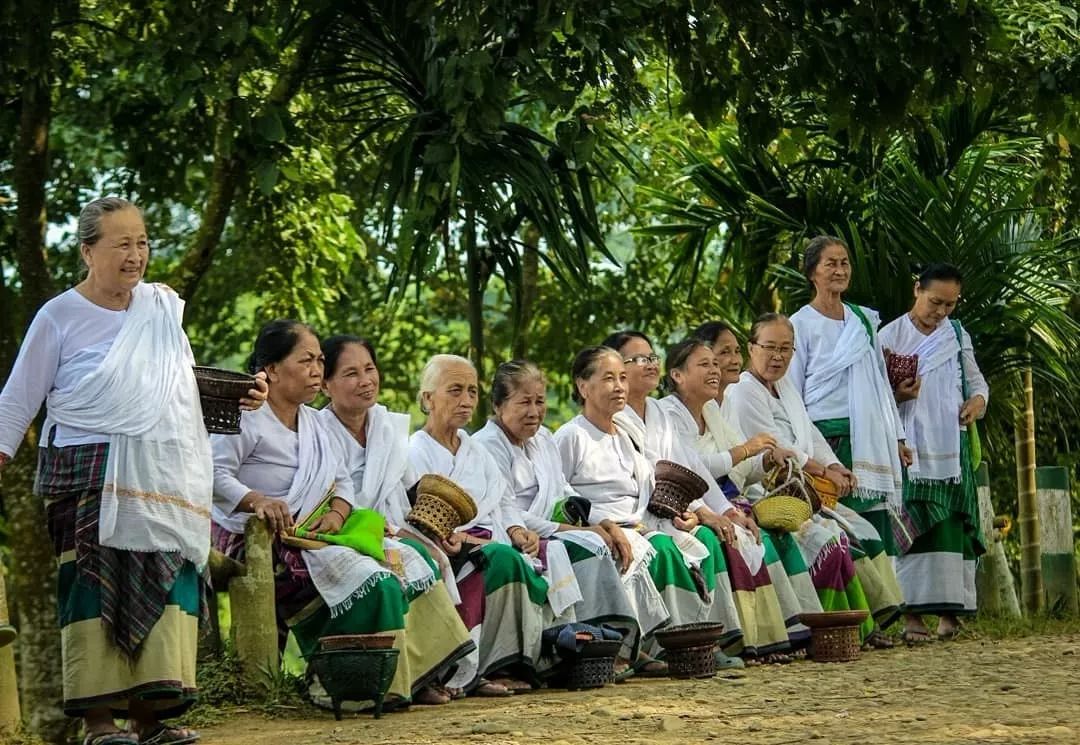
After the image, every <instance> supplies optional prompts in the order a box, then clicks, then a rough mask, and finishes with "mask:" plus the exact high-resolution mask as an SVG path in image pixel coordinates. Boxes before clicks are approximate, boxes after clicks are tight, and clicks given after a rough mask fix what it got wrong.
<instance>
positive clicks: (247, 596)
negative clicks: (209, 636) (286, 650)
mask: <svg viewBox="0 0 1080 745" xmlns="http://www.w3.org/2000/svg"><path fill="white" fill-rule="evenodd" d="M270 542H271V541H270V530H269V529H268V528H267V527H266V523H264V522H263V521H262V520H258V519H254V518H253V519H251V520H248V522H247V527H246V528H245V529H244V543H245V552H246V555H245V557H244V567H245V571H244V574H243V575H242V576H239V577H233V579H232V581H231V582H229V600H230V603H229V605H230V609H231V611H232V640H233V644H234V645H235V647H236V655H237V657H239V659H240V665H241V666H242V667H243V669H244V678H245V679H246V680H247V682H248V684H249V685H250V686H251V687H252V688H260V687H261V688H265V687H267V686H268V684H269V682H270V677H269V676H270V675H271V674H272V673H275V672H276V671H277V669H278V639H277V617H276V615H275V612H274V558H273V554H272V549H271V545H270Z"/></svg>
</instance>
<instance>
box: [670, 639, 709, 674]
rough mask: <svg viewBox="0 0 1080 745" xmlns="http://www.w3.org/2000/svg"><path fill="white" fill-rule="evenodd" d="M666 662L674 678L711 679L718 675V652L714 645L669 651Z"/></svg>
mask: <svg viewBox="0 0 1080 745" xmlns="http://www.w3.org/2000/svg"><path fill="white" fill-rule="evenodd" d="M665 660H666V661H667V664H668V675H670V676H671V677H673V678H711V677H713V676H714V675H716V652H715V647H714V645H712V644H708V645H702V646H700V647H686V648H685V649H669V650H668V652H667V656H666V657H665Z"/></svg>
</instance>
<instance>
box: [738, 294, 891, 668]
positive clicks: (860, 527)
mask: <svg viewBox="0 0 1080 745" xmlns="http://www.w3.org/2000/svg"><path fill="white" fill-rule="evenodd" d="M793 348H794V330H793V328H792V325H791V323H790V322H789V321H788V319H787V318H786V317H785V316H782V315H780V314H778V313H767V314H765V315H762V316H760V317H759V318H758V319H757V320H756V321H755V322H754V325H753V326H752V327H751V329H750V355H749V356H750V363H749V365H748V369H747V370H746V372H744V373H742V375H741V376H740V377H739V380H738V382H737V383H734V384H732V385H729V386H727V388H726V390H725V392H724V403H723V406H722V407H721V412H722V413H723V415H724V417H725V418H726V419H727V420H728V421H731V422H732V423H734V424H735V425H736V426H738V427H740V428H742V429H743V430H744V431H751V432H767V433H769V434H771V435H772V436H774V437H775V438H776V440H777V443H778V444H779V445H780V446H782V447H784V448H786V449H787V450H790V451H791V452H792V453H793V455H794V457H795V459H796V462H797V463H798V464H799V466H800V467H801V468H802V469H803V470H804V471H806V472H807V473H809V474H811V475H813V476H818V477H820V478H823V479H828V480H829V481H831V482H833V483H834V484H835V485H836V488H837V491H838V492H839V493H840V494H846V493H848V492H849V491H850V490H851V489H852V488H853V486H854V483H855V480H854V476H853V474H852V473H851V471H849V470H848V469H847V468H846V467H844V465H843V464H841V463H840V461H839V459H838V458H837V457H836V455H835V454H834V453H833V451H832V449H831V448H830V447H829V444H828V443H827V442H826V441H825V438H824V436H822V434H821V433H820V432H819V431H818V430H817V429H816V428H815V427H814V426H813V423H812V422H811V421H810V417H809V415H808V414H807V413H806V407H805V406H804V405H803V402H802V399H801V398H800V396H799V394H798V393H797V392H796V391H795V389H794V387H793V386H792V385H791V383H790V381H788V380H787V378H786V377H785V373H786V372H787V369H788V363H789V362H790V361H791V355H792V349H793ZM794 537H795V540H796V541H797V542H798V544H799V547H800V549H801V550H802V552H803V556H804V557H805V558H806V562H807V564H809V565H810V567H811V569H810V576H811V578H812V579H813V582H814V585H815V586H816V587H817V589H818V596H819V598H820V599H821V604H822V606H823V607H824V608H825V610H848V609H869V610H871V611H876V612H875V614H874V616H877V617H886V618H887V617H891V616H893V615H894V614H895V612H896V606H895V605H894V604H892V605H889V604H887V605H885V606H884V607H882V608H876V607H875V606H874V605H873V604H872V600H868V594H869V593H868V592H867V591H866V588H867V586H868V585H869V587H871V588H875V589H877V590H878V592H876V593H874V594H873V595H870V597H871V598H873V597H884V596H887V595H888V593H886V592H884V591H882V590H881V588H883V587H884V586H885V582H884V580H883V579H882V577H881V574H880V573H879V572H878V571H877V566H876V564H875V563H874V562H873V561H872V560H871V559H870V558H869V556H868V555H867V553H866V550H865V548H864V547H865V546H872V545H874V543H875V542H877V544H878V545H880V540H878V539H877V532H876V531H875V530H874V528H873V526H872V525H870V523H868V522H867V521H866V520H864V519H862V517H860V516H859V515H858V514H857V513H856V512H855V511H854V510H852V509H850V508H848V507H845V506H844V505H843V504H837V505H836V506H835V507H833V508H831V509H830V508H828V507H823V508H822V509H821V511H820V513H818V514H816V515H814V517H813V519H812V521H811V523H810V524H807V525H806V527H805V529H800V530H799V532H798V533H796V534H794ZM852 538H853V539H855V540H854V541H853V540H851V539H852ZM841 548H842V549H843V550H839V549H841ZM879 553H880V552H879ZM881 555H883V553H882V554H881ZM853 559H854V563H852V560H853ZM863 632H864V635H865V636H866V640H867V642H868V643H870V644H871V645H875V646H882V647H885V646H891V643H890V642H889V641H888V640H887V639H885V638H883V637H882V636H881V633H880V631H874V630H873V617H871V618H869V619H867V622H866V624H865V625H864V628H863Z"/></svg>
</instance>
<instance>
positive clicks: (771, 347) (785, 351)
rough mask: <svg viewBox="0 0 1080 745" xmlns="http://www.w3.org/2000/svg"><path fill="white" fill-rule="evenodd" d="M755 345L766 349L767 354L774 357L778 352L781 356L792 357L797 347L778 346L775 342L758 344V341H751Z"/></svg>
mask: <svg viewBox="0 0 1080 745" xmlns="http://www.w3.org/2000/svg"><path fill="white" fill-rule="evenodd" d="M750 343H751V344H753V345H754V346H755V347H758V348H759V349H762V350H764V352H765V354H767V355H769V356H770V357H772V356H773V355H774V354H778V355H780V356H781V357H790V356H791V355H793V354H795V347H778V346H776V345H775V344H758V343H757V342H756V341H752V342H750Z"/></svg>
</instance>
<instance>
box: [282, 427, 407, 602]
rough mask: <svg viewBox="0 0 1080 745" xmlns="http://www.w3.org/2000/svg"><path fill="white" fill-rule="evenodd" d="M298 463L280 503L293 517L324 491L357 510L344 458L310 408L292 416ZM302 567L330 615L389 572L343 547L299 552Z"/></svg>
mask: <svg viewBox="0 0 1080 745" xmlns="http://www.w3.org/2000/svg"><path fill="white" fill-rule="evenodd" d="M296 434H297V439H298V440H299V449H298V458H297V460H298V464H297V469H296V474H295V475H294V476H293V481H292V485H291V486H290V487H289V493H288V494H287V495H286V496H285V502H286V504H288V505H289V510H290V512H291V513H292V514H293V515H294V516H298V517H299V518H300V519H303V518H305V517H307V516H308V515H310V514H311V512H312V511H313V510H314V509H315V508H316V507H318V506H319V504H320V503H321V502H322V501H323V499H324V498H325V497H326V495H327V494H328V493H330V492H331V491H333V492H334V493H335V495H336V496H338V497H340V498H341V499H344V500H345V501H346V502H348V503H349V504H350V505H352V506H354V507H355V506H356V496H355V494H354V492H353V485H352V481H351V479H348V478H347V476H346V469H345V462H344V456H343V454H342V452H341V449H340V447H339V446H338V444H337V442H336V441H335V439H334V435H332V434H331V433H330V430H329V428H328V427H327V426H326V423H325V422H324V421H323V420H322V417H320V416H319V413H318V412H317V411H316V410H315V409H312V408H311V407H310V406H301V407H300V410H299V412H297V422H296ZM302 555H303V557H304V563H305V564H307V568H308V572H309V573H310V574H311V581H312V582H313V583H314V584H315V589H316V590H318V591H319V595H321V596H322V599H323V600H324V601H325V602H326V605H327V606H328V607H329V608H330V614H331V616H332V617H336V616H338V615H340V614H341V613H344V612H346V611H348V610H349V609H350V608H351V607H352V604H353V601H355V600H358V599H360V598H362V597H364V595H366V594H367V593H368V591H369V590H370V589H371V588H372V587H374V586H375V584H376V583H377V582H378V581H379V580H381V579H384V578H386V577H393V576H394V573H393V572H391V571H390V570H389V569H388V568H386V567H384V566H382V565H381V564H379V563H378V562H377V561H376V560H375V559H373V558H372V557H370V556H365V555H364V554H361V553H359V552H358V551H356V550H354V549H352V548H348V547H346V546H333V545H331V546H324V547H323V548H320V549H318V550H317V551H303V552H302Z"/></svg>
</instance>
